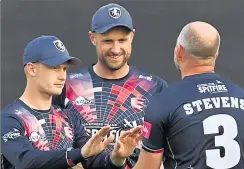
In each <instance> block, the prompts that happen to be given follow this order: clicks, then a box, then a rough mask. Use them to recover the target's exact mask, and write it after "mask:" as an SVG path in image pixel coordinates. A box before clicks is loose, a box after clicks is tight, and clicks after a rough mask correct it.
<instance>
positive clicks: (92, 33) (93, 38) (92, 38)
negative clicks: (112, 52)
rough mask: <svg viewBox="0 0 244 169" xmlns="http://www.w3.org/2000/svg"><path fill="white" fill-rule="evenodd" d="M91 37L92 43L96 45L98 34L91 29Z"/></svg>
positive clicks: (89, 33)
mask: <svg viewBox="0 0 244 169" xmlns="http://www.w3.org/2000/svg"><path fill="white" fill-rule="evenodd" d="M88 35H89V38H90V40H91V43H92V44H93V45H94V46H96V34H95V33H94V32H91V31H89V32H88Z"/></svg>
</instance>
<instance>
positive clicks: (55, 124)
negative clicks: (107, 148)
mask: <svg viewBox="0 0 244 169" xmlns="http://www.w3.org/2000/svg"><path fill="white" fill-rule="evenodd" d="M1 120H2V121H1V128H2V132H1V150H2V151H1V153H2V154H1V158H2V168H4V169H5V168H6V169H14V168H20V169H24V168H25V169H26V168H35V169H67V168H70V163H69V164H68V162H67V160H68V159H71V160H72V161H73V163H75V164H76V163H78V162H82V161H81V147H83V145H84V144H85V143H86V142H87V140H88V139H89V138H90V137H89V136H88V135H87V133H86V130H85V128H84V126H83V124H82V122H81V121H80V119H79V118H77V115H76V114H75V113H73V112H69V111H68V110H64V109H61V108H59V107H56V106H55V107H51V109H50V111H37V110H33V109H31V108H30V107H29V106H27V105H26V104H25V103H23V102H22V101H21V100H19V99H17V100H15V101H14V102H13V103H12V104H9V105H8V106H6V107H5V108H4V109H3V110H2V111H1ZM68 148H72V150H71V151H69V152H67V154H66V151H67V149H68ZM108 155H109V154H108V153H106V152H103V153H101V154H99V155H97V156H94V157H91V158H90V159H89V160H87V161H83V163H82V164H83V165H84V166H85V167H87V168H97V167H99V168H104V169H105V168H109V167H110V168H118V167H115V166H113V165H112V164H111V163H110V162H111V161H110V159H109V158H108ZM66 156H67V157H68V158H66Z"/></svg>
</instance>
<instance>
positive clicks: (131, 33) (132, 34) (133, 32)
mask: <svg viewBox="0 0 244 169" xmlns="http://www.w3.org/2000/svg"><path fill="white" fill-rule="evenodd" d="M135 33H136V30H135V29H133V30H132V31H131V32H130V35H131V42H132V41H133V39H134V36H135Z"/></svg>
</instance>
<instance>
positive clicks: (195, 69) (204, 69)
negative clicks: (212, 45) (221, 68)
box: [181, 66, 214, 79]
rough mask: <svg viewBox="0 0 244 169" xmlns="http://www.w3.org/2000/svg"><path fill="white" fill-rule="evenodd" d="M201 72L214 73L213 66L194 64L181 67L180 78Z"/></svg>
mask: <svg viewBox="0 0 244 169" xmlns="http://www.w3.org/2000/svg"><path fill="white" fill-rule="evenodd" d="M203 73H214V66H194V67H191V68H189V67H188V68H186V69H184V68H183V69H181V78H182V79H183V78H184V77H186V76H192V75H197V74H203Z"/></svg>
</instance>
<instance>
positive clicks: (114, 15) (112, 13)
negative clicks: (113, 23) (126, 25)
mask: <svg viewBox="0 0 244 169" xmlns="http://www.w3.org/2000/svg"><path fill="white" fill-rule="evenodd" d="M108 13H109V15H110V16H111V17H112V18H114V19H118V18H119V17H120V16H121V10H120V9H119V8H117V7H112V8H109V9H108Z"/></svg>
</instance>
